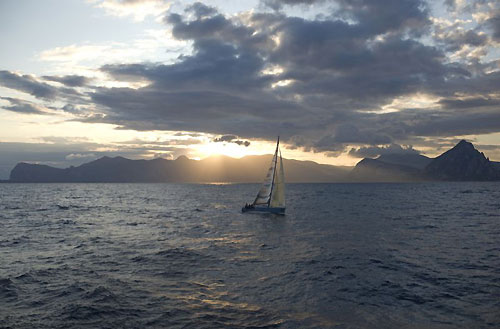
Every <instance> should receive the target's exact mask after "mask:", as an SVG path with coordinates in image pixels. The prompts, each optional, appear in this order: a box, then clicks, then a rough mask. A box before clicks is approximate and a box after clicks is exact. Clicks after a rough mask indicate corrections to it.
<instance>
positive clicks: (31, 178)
mask: <svg viewBox="0 0 500 329" xmlns="http://www.w3.org/2000/svg"><path fill="white" fill-rule="evenodd" d="M270 160H271V155H262V156H246V157H243V158H241V159H234V158H231V157H226V156H215V157H209V158H207V159H203V160H192V159H188V158H187V157H185V156H180V157H179V158H177V159H176V160H166V159H162V158H157V159H153V160H130V159H126V158H123V157H114V158H110V157H102V158H100V159H97V160H95V161H92V162H89V163H85V164H82V165H80V166H78V167H70V168H65V169H61V168H54V167H50V166H46V165H39V164H29V163H23V162H21V163H18V164H17V165H16V166H15V167H14V169H12V171H11V173H10V179H9V181H8V182H11V183H66V182H68V183H69V182H72V183H84V182H89V183H90V182H96V183H97V182H102V183H105V182H109V183H161V182H176V183H210V182H240V183H251V182H260V181H262V179H263V177H264V175H265V173H266V171H267V167H268V165H269V162H270ZM283 161H284V168H285V176H286V181H287V182H291V183H292V182H296V183H305V182H311V183H320V182H324V183H331V182H417V181H498V180H500V162H494V161H490V160H489V159H488V158H486V157H485V155H484V154H483V153H481V152H479V151H477V150H476V149H475V148H474V145H472V144H471V143H469V142H467V141H465V140H462V141H460V142H459V143H458V144H457V145H456V146H455V147H453V148H452V149H450V150H448V151H447V152H445V153H443V154H441V155H440V156H438V157H436V158H428V157H425V156H423V155H418V154H389V155H382V156H379V157H378V158H376V159H370V158H365V159H363V160H361V161H360V162H358V164H356V166H355V167H354V168H352V167H341V166H332V165H324V164H318V163H315V162H313V161H299V160H290V159H283ZM4 182H5V181H4Z"/></svg>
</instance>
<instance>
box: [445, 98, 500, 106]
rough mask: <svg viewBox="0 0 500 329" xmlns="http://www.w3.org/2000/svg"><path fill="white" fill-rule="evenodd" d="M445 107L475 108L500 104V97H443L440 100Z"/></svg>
mask: <svg viewBox="0 0 500 329" xmlns="http://www.w3.org/2000/svg"><path fill="white" fill-rule="evenodd" d="M439 104H441V105H442V106H443V107H445V108H448V109H463V108H475V107H483V106H500V99H491V98H483V97H474V98H468V99H441V100H440V101H439Z"/></svg>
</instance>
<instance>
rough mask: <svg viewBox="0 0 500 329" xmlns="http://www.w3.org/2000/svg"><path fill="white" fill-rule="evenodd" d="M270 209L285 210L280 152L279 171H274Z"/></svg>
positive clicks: (283, 175) (283, 172)
mask: <svg viewBox="0 0 500 329" xmlns="http://www.w3.org/2000/svg"><path fill="white" fill-rule="evenodd" d="M269 206H270V207H277V208H285V171H284V169H283V158H282V157H281V151H280V162H279V170H275V178H274V188H273V190H272V191H271V203H270V204H269Z"/></svg>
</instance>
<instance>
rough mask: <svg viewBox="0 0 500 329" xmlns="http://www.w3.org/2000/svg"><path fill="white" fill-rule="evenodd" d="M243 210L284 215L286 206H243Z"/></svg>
mask: <svg viewBox="0 0 500 329" xmlns="http://www.w3.org/2000/svg"><path fill="white" fill-rule="evenodd" d="M241 212H255V213H271V214H276V215H284V214H285V208H277V207H251V208H247V207H243V208H241Z"/></svg>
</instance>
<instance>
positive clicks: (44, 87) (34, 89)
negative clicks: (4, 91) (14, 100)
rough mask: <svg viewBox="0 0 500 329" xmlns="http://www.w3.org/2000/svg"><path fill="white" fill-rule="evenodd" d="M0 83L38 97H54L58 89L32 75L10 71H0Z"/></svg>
mask: <svg viewBox="0 0 500 329" xmlns="http://www.w3.org/2000/svg"><path fill="white" fill-rule="evenodd" d="M0 85H1V86H4V87H7V88H10V89H15V90H19V91H23V92H25V93H27V94H30V95H33V96H35V97H37V98H44V99H54V98H55V96H56V95H57V89H56V88H54V87H52V86H51V85H49V84H46V83H43V82H40V81H38V80H36V79H35V78H33V77H32V76H30V75H20V74H16V73H12V72H9V71H0Z"/></svg>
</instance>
